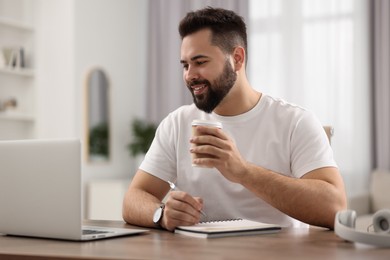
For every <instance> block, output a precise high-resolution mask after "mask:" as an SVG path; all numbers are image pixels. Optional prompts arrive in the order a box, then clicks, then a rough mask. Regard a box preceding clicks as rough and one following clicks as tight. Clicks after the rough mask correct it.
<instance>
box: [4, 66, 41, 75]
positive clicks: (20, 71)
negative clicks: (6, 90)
mask: <svg viewBox="0 0 390 260" xmlns="http://www.w3.org/2000/svg"><path fill="white" fill-rule="evenodd" d="M0 73H2V74H9V75H16V76H23V77H33V76H34V70H32V69H25V68H7V67H4V68H0Z"/></svg>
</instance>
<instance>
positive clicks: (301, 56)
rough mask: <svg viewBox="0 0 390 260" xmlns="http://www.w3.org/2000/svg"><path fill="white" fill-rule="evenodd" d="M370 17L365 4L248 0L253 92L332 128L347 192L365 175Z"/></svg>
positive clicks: (360, 185) (362, 185)
mask: <svg viewBox="0 0 390 260" xmlns="http://www.w3.org/2000/svg"><path fill="white" fill-rule="evenodd" d="M368 13H369V11H368V2H367V0H250V23H249V51H248V53H249V60H248V62H249V63H248V75H249V78H250V81H251V84H252V86H253V87H254V88H256V89H258V90H259V91H261V92H264V93H267V94H270V95H273V96H276V97H281V98H283V99H285V100H287V101H289V102H292V103H296V104H299V105H301V106H303V107H305V108H307V109H309V110H312V111H313V112H314V113H315V114H316V115H317V116H318V118H319V119H320V121H321V122H322V124H323V125H332V126H334V128H335V136H334V138H333V139H332V147H333V150H334V154H335V158H336V161H337V163H338V165H339V168H340V171H341V173H342V175H343V177H344V180H345V182H346V186H347V192H348V193H354V192H360V191H362V190H364V189H366V188H367V184H366V182H365V180H366V177H367V176H368V174H369V172H370V170H371V151H370V149H371V139H370V137H371V135H370V130H371V129H370V124H371V121H370V92H369V76H370V75H369V69H370V67H369V35H368ZM352 187H353V189H352Z"/></svg>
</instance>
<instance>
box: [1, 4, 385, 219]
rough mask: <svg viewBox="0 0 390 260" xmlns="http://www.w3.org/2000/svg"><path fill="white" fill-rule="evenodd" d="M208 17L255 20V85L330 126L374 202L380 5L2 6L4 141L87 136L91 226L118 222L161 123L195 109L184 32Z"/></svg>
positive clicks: (379, 130)
mask: <svg viewBox="0 0 390 260" xmlns="http://www.w3.org/2000/svg"><path fill="white" fill-rule="evenodd" d="M205 6H214V7H223V8H228V9H232V10H234V11H236V12H237V13H239V14H240V15H241V16H242V17H243V18H244V19H245V20H246V22H247V26H248V36H249V50H248V68H247V71H248V76H249V79H250V81H251V83H252V86H253V87H254V88H256V89H258V90H259V91H262V92H265V93H268V94H271V95H274V96H277V97H281V98H284V99H286V100H287V101H289V102H292V103H296V104H299V105H301V106H303V107H305V108H307V109H309V110H312V111H314V113H315V114H316V115H317V116H318V118H319V119H320V121H321V122H322V123H323V125H331V126H333V127H334V136H333V138H332V147H333V149H334V154H335V158H336V161H337V163H338V165H339V167H340V171H341V173H342V175H343V178H344V180H345V182H346V188H347V192H348V196H349V197H353V196H357V195H360V194H363V193H366V192H368V191H369V183H370V174H371V172H372V171H373V170H374V169H378V168H380V169H386V170H390V162H389V158H390V154H389V149H390V148H389V144H390V141H389V132H390V131H389V130H390V129H389V125H390V123H389V121H390V119H389V111H390V108H389V105H388V104H387V103H388V99H389V97H390V95H389V90H388V89H389V77H388V76H387V75H389V72H390V71H389V62H388V61H389V57H388V56H389V50H388V49H389V31H390V30H389V18H388V17H389V3H388V2H387V1H380V0H374V1H369V0H224V1H222V0H221V1H218V0H214V1H210V0H209V1H205V0H164V1H162V0H161V1H160V0H144V1H141V0H77V1H76V0H34V1H31V0H0V51H1V52H0V140H6V139H26V138H27V139H29V138H68V137H77V138H80V140H81V141H82V145H83V182H84V185H85V201H84V202H85V203H84V205H85V217H86V218H94V219H121V213H120V211H121V203H122V197H123V194H124V191H125V189H126V187H127V185H128V183H129V181H130V180H131V178H132V176H133V175H134V173H135V171H136V169H137V167H138V165H139V163H140V161H141V160H142V158H143V154H144V151H145V150H147V148H148V144H149V140H150V138H152V137H153V133H154V130H155V127H156V125H158V123H159V122H160V121H161V120H162V119H163V118H164V117H165V116H166V115H167V114H168V113H169V112H170V111H173V110H174V109H176V108H177V107H179V106H180V105H183V104H190V103H191V102H192V99H191V96H190V94H189V93H188V90H187V89H186V87H185V85H184V84H183V80H182V68H181V65H180V62H179V60H180V56H179V55H180V38H179V35H178V32H177V27H178V23H179V21H180V19H181V18H182V17H183V16H184V15H185V14H186V13H187V12H188V11H190V10H195V9H199V8H203V7H205Z"/></svg>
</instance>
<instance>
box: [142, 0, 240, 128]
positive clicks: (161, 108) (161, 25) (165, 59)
mask: <svg viewBox="0 0 390 260" xmlns="http://www.w3.org/2000/svg"><path fill="white" fill-rule="evenodd" d="M206 6H213V7H222V8H226V9H230V10H234V11H236V12H237V13H238V14H240V15H241V16H242V17H244V19H245V20H247V19H246V17H248V15H247V13H248V0H164V1H162V0H149V25H148V28H149V30H148V34H149V36H148V57H147V59H148V61H147V63H148V64H147V71H148V75H147V76H148V84H147V86H146V95H145V96H146V100H145V106H146V108H145V110H146V117H147V119H148V120H150V121H152V122H155V123H159V122H160V121H161V120H162V119H163V118H164V117H165V116H167V115H168V113H169V112H171V111H173V110H175V109H176V108H178V107H179V106H181V105H184V104H191V103H192V97H191V94H190V93H189V91H188V90H187V88H186V86H185V85H184V82H183V79H182V67H181V64H180V44H181V40H180V36H179V32H178V25H179V22H180V20H181V19H182V18H183V17H184V16H185V14H186V13H187V12H188V11H191V10H197V9H200V8H203V7H206Z"/></svg>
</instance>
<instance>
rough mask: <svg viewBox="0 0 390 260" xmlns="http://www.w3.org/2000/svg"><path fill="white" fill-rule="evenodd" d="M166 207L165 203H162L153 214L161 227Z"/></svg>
mask: <svg viewBox="0 0 390 260" xmlns="http://www.w3.org/2000/svg"><path fill="white" fill-rule="evenodd" d="M164 208H165V204H164V203H161V204H160V206H159V207H158V208H157V209H156V211H155V212H154V214H153V223H154V224H155V225H156V226H157V227H159V228H161V224H160V222H161V220H162V218H163V215H164Z"/></svg>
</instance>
